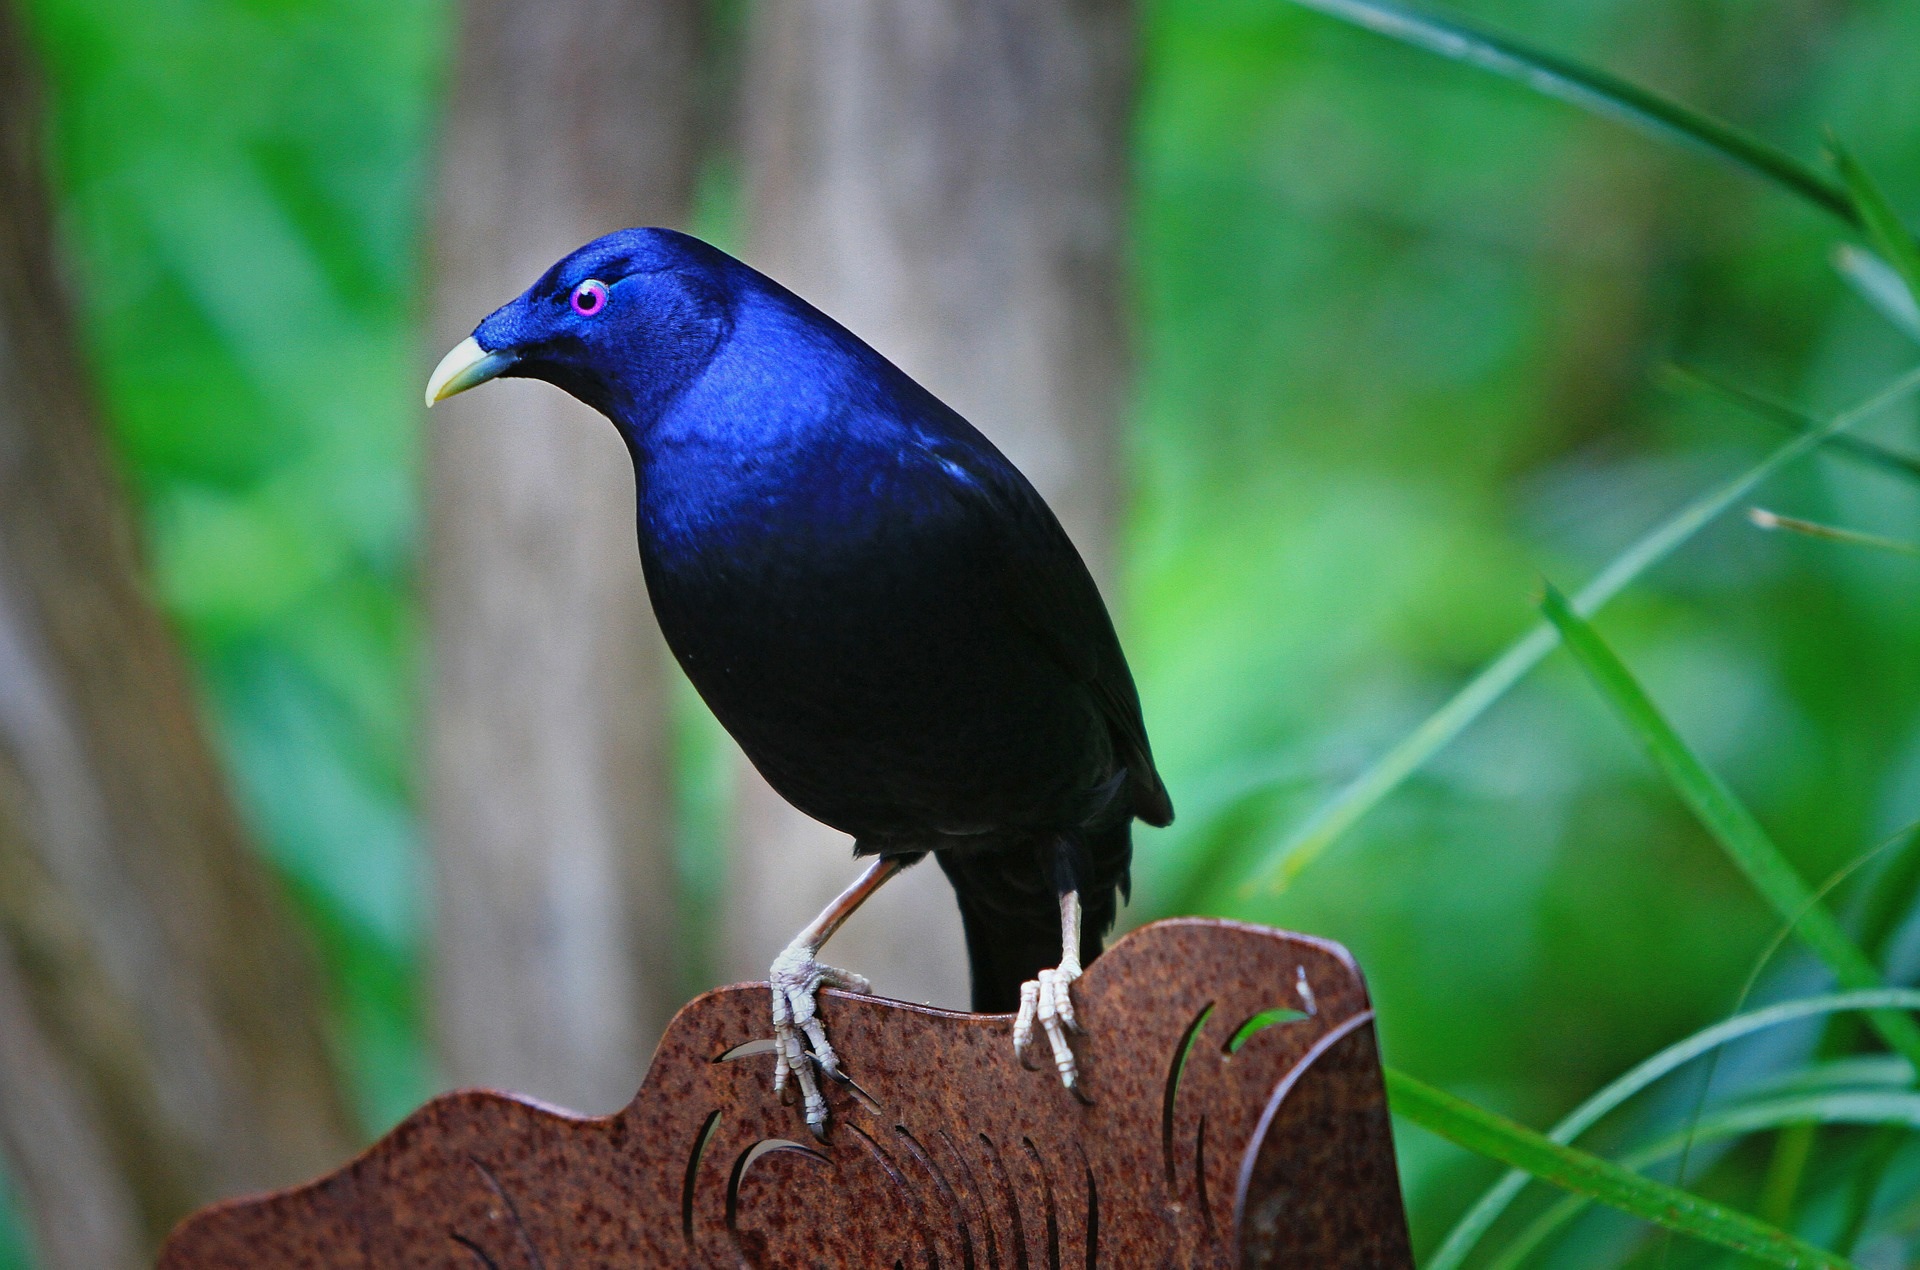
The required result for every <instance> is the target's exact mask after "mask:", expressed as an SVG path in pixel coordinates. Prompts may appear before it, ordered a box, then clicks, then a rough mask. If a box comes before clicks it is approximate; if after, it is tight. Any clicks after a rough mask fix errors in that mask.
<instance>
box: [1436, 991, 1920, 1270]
mask: <svg viewBox="0 0 1920 1270" xmlns="http://www.w3.org/2000/svg"><path fill="white" fill-rule="evenodd" d="M1860 1010H1920V990H1915V989H1912V988H1882V989H1878V990H1876V991H1870V992H1836V993H1828V994H1825V995H1823V996H1817V997H1803V998H1800V999H1798V1000H1793V1001H1782V1002H1780V1003H1779V1004H1777V1005H1770V1006H1767V1007H1766V1008H1764V1009H1760V1010H1753V1011H1750V1012H1748V1013H1746V1014H1737V1015H1735V1016H1734V1017H1733V1018H1730V1019H1727V1020H1725V1021H1724V1022H1721V1023H1717V1024H1715V1025H1714V1026H1712V1027H1709V1028H1703V1029H1701V1030H1700V1031H1698V1032H1695V1033H1694V1034H1693V1035H1692V1036H1689V1037H1685V1038H1683V1039H1682V1040H1679V1041H1676V1042H1674V1043H1673V1044H1672V1045H1669V1046H1667V1047H1666V1048H1665V1049H1663V1050H1661V1051H1660V1052H1659V1053H1657V1054H1655V1055H1653V1056H1652V1057H1651V1058H1648V1059H1647V1060H1645V1061H1644V1062H1642V1063H1639V1064H1637V1065H1636V1066H1635V1067H1634V1068H1633V1069H1632V1070H1631V1071H1628V1072H1627V1073H1626V1074H1624V1075H1622V1076H1620V1077H1619V1078H1618V1079H1616V1080H1614V1081H1613V1082H1612V1083H1610V1084H1608V1085H1607V1086H1606V1088H1604V1089H1602V1090H1600V1092H1599V1093H1596V1094H1594V1095H1593V1096H1592V1097H1591V1098H1588V1099H1587V1100H1586V1101H1585V1102H1583V1103H1581V1104H1580V1105H1579V1106H1578V1107H1575V1108H1574V1109H1573V1111H1571V1112H1570V1113H1568V1115H1567V1116H1566V1117H1565V1118H1564V1119H1563V1120H1561V1121H1560V1123H1558V1124H1556V1125H1554V1126H1553V1128H1552V1129H1550V1130H1548V1131H1547V1138H1548V1140H1549V1141H1552V1142H1558V1143H1561V1144H1563V1145H1567V1144H1571V1143H1572V1142H1573V1141H1574V1140H1575V1139H1576V1138H1578V1137H1579V1136H1580V1135H1581V1134H1582V1133H1585V1132H1586V1131H1587V1130H1588V1129H1590V1128H1592V1127H1593V1126H1594V1125H1596V1124H1598V1123H1599V1122H1600V1121H1601V1120H1602V1119H1603V1118H1605V1117H1606V1116H1607V1115H1608V1114H1609V1113H1611V1112H1613V1111H1614V1110H1616V1109H1617V1108H1619V1107H1620V1106H1621V1105H1622V1104H1624V1103H1625V1102H1626V1101H1627V1100H1628V1099H1630V1098H1632V1097H1633V1096H1634V1095H1635V1094H1638V1093H1640V1092H1641V1091H1643V1090H1645V1089H1647V1088H1648V1087H1649V1086H1651V1085H1653V1084H1654V1083H1655V1082H1656V1081H1658V1080H1660V1079H1661V1078H1662V1077H1664V1076H1667V1075H1669V1074H1670V1073H1672V1072H1674V1071H1676V1070H1678V1069H1679V1068H1681V1067H1684V1066H1686V1065H1687V1064H1688V1063H1691V1062H1692V1061H1694V1060H1695V1059H1697V1058H1699V1057H1701V1056H1702V1055H1704V1054H1707V1053H1709V1052H1711V1051H1713V1050H1717V1049H1719V1048H1720V1047H1721V1046H1724V1045H1729V1044H1731V1043H1732V1042H1734V1041H1737V1040H1740V1039H1742V1038H1744V1037H1748V1036H1752V1035H1753V1034H1754V1033H1756V1032H1762V1031H1765V1030H1766V1029H1768V1028H1771V1027H1779V1026H1781V1025H1782V1024H1785V1023H1794V1022H1798V1021H1800V1020H1802V1019H1809V1018H1817V1017H1822V1016H1826V1015H1832V1014H1840V1013H1846V1012H1853V1011H1860ZM1527 1179H1528V1174H1526V1173H1525V1172H1523V1171H1521V1170H1518V1169H1516V1170H1514V1171H1512V1172H1509V1173H1507V1174H1506V1175H1505V1176H1503V1177H1502V1178H1501V1179H1500V1180H1499V1181H1498V1182H1496V1183H1495V1184H1494V1185H1493V1186H1492V1187H1490V1188H1489V1189H1488V1191H1487V1193H1486V1194H1485V1195H1482V1196H1481V1197H1480V1199H1479V1201H1478V1202H1477V1203H1475V1204H1474V1206H1473V1207H1472V1208H1470V1209H1468V1210H1467V1213H1466V1215H1465V1216H1463V1217H1462V1218H1461V1219H1460V1220H1459V1222H1457V1223H1456V1224H1455V1225H1454V1228H1453V1229H1452V1230H1451V1231H1450V1232H1448V1234H1447V1238H1446V1241H1445V1242H1444V1243H1442V1244H1441V1245H1440V1247H1439V1249H1438V1250H1437V1251H1436V1252H1435V1253H1434V1254H1433V1259H1432V1260H1431V1261H1430V1262H1428V1264H1427V1270H1458V1267H1459V1266H1460V1265H1461V1264H1463V1263H1464V1262H1465V1261H1466V1259H1467V1254H1468V1253H1470V1252H1472V1251H1473V1247H1474V1245H1475V1244H1476V1243H1478V1242H1479V1240H1480V1237H1481V1236H1482V1235H1484V1234H1486V1232H1487V1231H1488V1229H1490V1228H1491V1227H1492V1225H1493V1223H1494V1222H1495V1221H1497V1220H1499V1217H1500V1214H1501V1213H1503V1212H1505V1211H1506V1209H1507V1206H1508V1205H1509V1204H1511V1203H1512V1202H1513V1198H1514V1196H1516V1195H1518V1194H1519V1193H1520V1191H1521V1190H1522V1189H1523V1188H1524V1187H1525V1186H1526V1184H1527Z"/></svg>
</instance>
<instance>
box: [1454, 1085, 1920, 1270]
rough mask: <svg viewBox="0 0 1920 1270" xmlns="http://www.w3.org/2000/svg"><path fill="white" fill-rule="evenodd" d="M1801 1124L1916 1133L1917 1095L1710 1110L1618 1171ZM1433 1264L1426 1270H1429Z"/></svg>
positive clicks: (1500, 1263) (1520, 1239)
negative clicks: (1703, 1146)
mask: <svg viewBox="0 0 1920 1270" xmlns="http://www.w3.org/2000/svg"><path fill="white" fill-rule="evenodd" d="M1802 1124H1847V1125H1883V1126H1891V1127H1894V1128H1898V1129H1920V1094H1912V1093H1884V1092H1877V1091H1865V1090H1850V1091H1845V1092H1840V1093H1829V1094H1819V1095H1813V1096H1803V1097H1797V1098H1774V1099H1767V1100H1764V1101H1761V1100H1756V1101H1753V1102H1747V1103H1741V1104H1738V1105H1736V1106H1733V1107H1728V1108H1725V1109H1724V1110H1721V1111H1718V1112H1715V1113H1714V1114H1712V1115H1710V1116H1708V1117H1706V1118H1705V1119H1703V1120H1702V1121H1701V1122H1700V1123H1699V1124H1698V1125H1695V1126H1694V1127H1693V1128H1692V1129H1690V1130H1688V1131H1687V1132H1685V1133H1676V1134H1673V1135H1671V1136H1669V1137H1666V1138H1663V1139H1662V1140H1660V1141H1659V1142H1655V1143H1653V1144H1651V1145H1649V1146H1645V1147H1642V1148H1640V1149H1639V1150H1637V1151H1633V1152H1630V1153H1629V1154H1628V1155H1626V1156H1625V1157H1624V1158H1622V1160H1621V1161H1620V1165H1621V1167H1622V1168H1626V1169H1630V1170H1634V1171H1636V1172H1637V1171H1639V1170H1641V1169H1644V1168H1647V1167H1648V1166H1650V1165H1654V1164H1658V1163H1659V1162H1660V1161H1662V1160H1666V1159H1671V1158H1672V1157H1673V1156H1676V1155H1678V1154H1680V1152H1681V1151H1683V1150H1685V1149H1686V1148H1687V1146H1688V1145H1689V1144H1692V1143H1698V1142H1702V1141H1706V1142H1711V1141H1715V1140H1718V1139H1725V1138H1740V1137H1745V1136H1746V1135H1748V1134H1750V1133H1762V1132H1766V1131H1768V1130H1772V1129H1784V1128H1788V1127H1790V1126H1793V1125H1802ZM1590 1202H1591V1201H1590V1200H1588V1199H1587V1197H1585V1196H1583V1195H1569V1196H1567V1197H1566V1198H1565V1199H1562V1200H1561V1201H1560V1202H1559V1203H1557V1204H1555V1205H1553V1206H1552V1207H1551V1208H1549V1209H1547V1210H1546V1211H1545V1212H1544V1213H1541V1214H1540V1216H1538V1217H1536V1218H1535V1219H1534V1220H1533V1221H1532V1222H1531V1223H1529V1224H1528V1226H1527V1228H1526V1229H1525V1230H1523V1231H1521V1232H1520V1233H1519V1234H1518V1235H1516V1236H1514V1239H1513V1242H1512V1243H1510V1244H1508V1245H1507V1246H1506V1248H1505V1249H1503V1250H1502V1251H1501V1253H1500V1256H1499V1257H1498V1258H1497V1259H1495V1260H1494V1261H1493V1262H1491V1263H1489V1266H1488V1270H1518V1267H1519V1266H1521V1265H1522V1264H1523V1263H1524V1262H1525V1261H1526V1259H1527V1258H1528V1257H1531V1256H1532V1255H1533V1254H1534V1253H1535V1252H1538V1251H1539V1250H1540V1248H1541V1246H1542V1245H1543V1244H1545V1243H1546V1241H1547V1240H1548V1239H1550V1238H1551V1237H1552V1236H1553V1234H1554V1232H1555V1231H1557V1230H1560V1229H1561V1228H1562V1227H1564V1226H1565V1225H1566V1224H1567V1223H1568V1222H1570V1221H1572V1220H1573V1219H1574V1218H1575V1217H1578V1216H1579V1215H1580V1214H1581V1213H1582V1212H1584V1211H1585V1210H1586V1208H1587V1205H1588V1204H1589V1203H1590ZM1438 1264H1439V1262H1438V1261H1435V1262H1434V1263H1433V1265H1432V1266H1429V1267H1428V1270H1434V1267H1437V1266H1438Z"/></svg>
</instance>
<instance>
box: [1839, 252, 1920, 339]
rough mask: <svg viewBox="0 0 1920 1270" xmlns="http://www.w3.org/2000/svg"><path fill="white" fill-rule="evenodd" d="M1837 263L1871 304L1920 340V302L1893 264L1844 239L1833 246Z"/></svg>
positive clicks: (1860, 294) (1870, 305) (1845, 276)
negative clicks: (1917, 301)
mask: <svg viewBox="0 0 1920 1270" xmlns="http://www.w3.org/2000/svg"><path fill="white" fill-rule="evenodd" d="M1833 267H1834V268H1835V269H1836V270H1838V271H1839V273H1840V276H1841V277H1842V278H1843V279H1845V280H1846V283H1847V285H1848V286H1850V287H1852V288H1853V289H1854V291H1855V293H1856V294H1858V295H1859V297H1860V298H1861V299H1862V300H1865V301H1866V302H1867V304H1868V306H1869V307H1871V308H1873V309H1874V310H1876V311H1877V312H1878V313H1879V314H1880V316H1881V317H1883V318H1885V319H1887V321H1889V322H1891V323H1893V325H1894V326H1895V327H1897V328H1899V329H1900V330H1901V331H1903V332H1905V333H1906V334H1907V335H1910V336H1912V337H1913V338H1914V339H1915V340H1920V304H1916V303H1915V302H1914V298H1913V295H1912V294H1911V293H1910V292H1909V291H1908V290H1907V284H1906V280H1905V279H1904V278H1902V277H1901V276H1900V275H1899V274H1898V273H1896V272H1895V271H1894V268H1893V266H1892V265H1890V264H1888V263H1887V262H1886V261H1884V260H1882V259H1880V257H1878V256H1876V255H1874V254H1873V253H1872V252H1870V251H1867V250H1865V249H1864V248H1861V247H1856V246H1854V245H1853V244H1852V243H1841V244H1840V245H1839V246H1838V247H1835V248H1834V249H1833Z"/></svg>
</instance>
